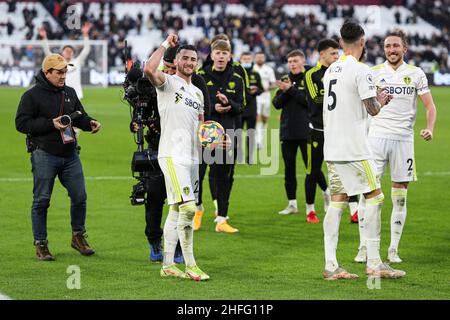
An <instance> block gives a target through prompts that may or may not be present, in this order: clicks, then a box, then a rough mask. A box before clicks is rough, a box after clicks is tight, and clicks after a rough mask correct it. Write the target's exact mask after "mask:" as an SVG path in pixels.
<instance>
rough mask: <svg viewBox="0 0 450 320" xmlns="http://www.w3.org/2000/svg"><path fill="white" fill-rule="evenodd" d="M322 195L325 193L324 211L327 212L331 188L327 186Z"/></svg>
mask: <svg viewBox="0 0 450 320" xmlns="http://www.w3.org/2000/svg"><path fill="white" fill-rule="evenodd" d="M322 195H323V208H324V211H325V212H327V211H328V207H329V206H330V202H331V192H330V188H328V187H327V190H325V191H322Z"/></svg>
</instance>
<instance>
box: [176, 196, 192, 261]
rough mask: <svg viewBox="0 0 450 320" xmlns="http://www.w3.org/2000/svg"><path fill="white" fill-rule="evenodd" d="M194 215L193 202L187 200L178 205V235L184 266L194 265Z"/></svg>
mask: <svg viewBox="0 0 450 320" xmlns="http://www.w3.org/2000/svg"><path fill="white" fill-rule="evenodd" d="M194 215H195V202H194V201H189V202H187V203H184V204H182V205H180V213H179V215H178V221H177V231H178V237H179V238H180V244H181V251H182V252H183V257H184V261H185V262H186V266H195V259H194V226H193V224H194Z"/></svg>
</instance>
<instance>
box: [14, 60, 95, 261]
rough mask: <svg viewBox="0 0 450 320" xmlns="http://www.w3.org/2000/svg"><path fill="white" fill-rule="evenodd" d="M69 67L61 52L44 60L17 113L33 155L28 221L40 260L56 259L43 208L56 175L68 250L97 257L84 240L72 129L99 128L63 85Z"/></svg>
mask: <svg viewBox="0 0 450 320" xmlns="http://www.w3.org/2000/svg"><path fill="white" fill-rule="evenodd" d="M68 65H69V64H68V63H67V61H66V60H65V59H64V58H63V57H62V56H60V55H59V54H51V55H48V56H46V57H45V59H44V61H43V62H42V70H41V71H40V72H39V74H38V75H37V76H36V85H35V86H33V87H32V88H31V89H29V90H28V91H26V92H25V93H24V94H23V95H22V98H21V100H20V104H19V107H18V110H17V114H16V128H17V130H18V131H19V132H22V133H25V134H27V147H28V151H29V152H31V164H32V171H33V206H32V209H31V221H32V226H33V235H34V245H35V247H36V256H37V259H38V260H41V261H52V260H55V259H54V257H53V256H52V254H51V253H50V251H49V249H48V241H47V209H48V207H49V206H50V197H51V194H52V191H53V186H54V183H55V178H56V176H58V178H59V180H60V181H61V184H62V185H63V186H64V187H65V188H66V189H67V191H68V193H69V197H70V200H71V207H70V217H71V224H72V248H74V249H75V250H77V251H79V252H80V253H81V254H82V255H86V256H89V255H92V254H94V253H95V251H94V250H93V249H92V248H91V247H90V246H89V244H88V243H87V241H86V236H85V232H86V230H85V221H86V187H85V182H84V175H83V168H82V165H81V161H80V158H79V156H78V153H77V149H76V146H77V140H76V137H75V134H74V131H73V126H77V127H78V128H81V129H82V130H84V131H90V132H91V133H96V132H98V131H99V130H100V127H101V125H100V123H99V122H98V121H96V120H94V119H92V118H91V117H89V116H88V115H87V113H86V112H85V111H84V108H83V106H82V105H81V103H80V101H79V100H78V98H77V95H76V92H75V90H74V89H73V88H71V87H68V86H66V85H65V79H66V74H67V66H68ZM68 115H70V116H68Z"/></svg>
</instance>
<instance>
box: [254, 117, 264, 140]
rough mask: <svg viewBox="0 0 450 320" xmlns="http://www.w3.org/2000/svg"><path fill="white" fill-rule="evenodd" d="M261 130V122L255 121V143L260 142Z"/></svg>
mask: <svg viewBox="0 0 450 320" xmlns="http://www.w3.org/2000/svg"><path fill="white" fill-rule="evenodd" d="M262 130H263V123H262V122H261V121H258V122H256V143H257V144H262Z"/></svg>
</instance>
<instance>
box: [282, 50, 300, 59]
mask: <svg viewBox="0 0 450 320" xmlns="http://www.w3.org/2000/svg"><path fill="white" fill-rule="evenodd" d="M290 57H303V58H305V54H304V53H303V51H302V50H300V49H295V50H292V51H291V52H289V53H288V54H287V56H286V58H288V59H289V58H290Z"/></svg>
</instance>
